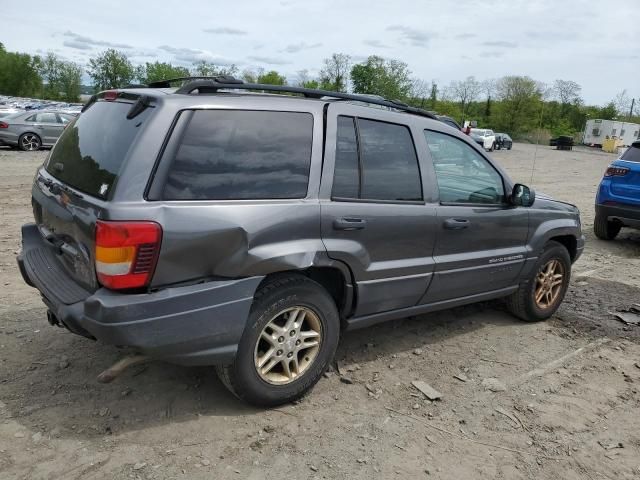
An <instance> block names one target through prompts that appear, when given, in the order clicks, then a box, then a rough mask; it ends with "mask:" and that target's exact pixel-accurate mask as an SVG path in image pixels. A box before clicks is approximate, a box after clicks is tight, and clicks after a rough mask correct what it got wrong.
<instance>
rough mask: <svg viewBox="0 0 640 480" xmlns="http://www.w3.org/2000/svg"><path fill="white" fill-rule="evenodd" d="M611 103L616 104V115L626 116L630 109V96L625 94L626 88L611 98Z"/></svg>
mask: <svg viewBox="0 0 640 480" xmlns="http://www.w3.org/2000/svg"><path fill="white" fill-rule="evenodd" d="M613 104H614V105H615V106H616V111H617V113H618V116H620V117H622V116H625V117H626V116H627V115H629V111H630V110H631V98H629V95H627V90H626V89H624V90H622V91H621V92H620V93H618V94H617V95H616V97H615V98H614V99H613Z"/></svg>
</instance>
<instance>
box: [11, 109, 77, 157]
mask: <svg viewBox="0 0 640 480" xmlns="http://www.w3.org/2000/svg"><path fill="white" fill-rule="evenodd" d="M74 118H75V117H74V116H73V115H69V114H66V113H60V112H54V111H47V110H42V111H36V112H34V111H26V112H20V113H14V114H11V115H8V116H6V117H4V118H2V120H0V145H2V144H4V145H9V146H13V147H18V148H19V149H20V150H39V149H40V148H41V147H51V146H53V144H54V143H56V140H58V137H59V136H60V134H62V131H63V130H64V128H65V127H66V125H67V124H68V123H69V122H71V121H72V120H73V119H74Z"/></svg>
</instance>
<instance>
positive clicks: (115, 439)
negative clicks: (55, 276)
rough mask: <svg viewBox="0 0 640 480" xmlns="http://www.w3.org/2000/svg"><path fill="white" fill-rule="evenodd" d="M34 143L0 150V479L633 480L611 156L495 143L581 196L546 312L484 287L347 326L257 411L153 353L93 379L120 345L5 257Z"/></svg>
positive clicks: (547, 183)
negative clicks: (302, 392) (518, 316)
mask: <svg viewBox="0 0 640 480" xmlns="http://www.w3.org/2000/svg"><path fill="white" fill-rule="evenodd" d="M45 155H46V152H35V153H23V152H14V151H9V150H6V149H2V148H0V172H1V173H0V204H1V205H2V215H1V217H0V222H1V223H0V279H1V281H2V285H3V287H4V288H3V289H2V293H1V296H0V478H2V479H9V478H11V479H13V478H20V479H29V480H31V479H57V478H59V479H80V478H82V479H98V478H109V479H129V478H140V479H168V478H189V479H205V478H207V479H209V478H243V479H244V478H249V479H261V478H273V477H275V476H277V477H279V478H317V479H321V478H326V479H370V478H384V479H393V478H402V479H406V478H438V479H461V478H465V479H466V478H473V479H540V478H545V479H546V478H548V479H558V478H562V479H602V478H604V479H614V478H615V479H621V478H622V479H624V478H640V415H638V411H639V410H638V409H639V407H640V394H639V385H640V363H638V362H639V361H640V333H639V332H640V327H626V326H624V325H623V324H621V323H619V322H618V321H616V320H615V319H614V318H613V317H612V315H610V314H609V313H608V312H610V311H613V310H614V309H616V308H621V307H625V306H629V305H630V304H631V303H633V302H638V301H640V268H639V267H640V255H639V253H640V233H639V232H633V231H623V233H622V234H621V235H620V237H619V239H618V240H616V241H615V242H602V241H599V240H597V239H595V238H594V236H593V234H592V233H591V229H592V223H593V199H594V196H595V191H596V186H597V184H598V181H599V179H600V176H601V174H602V172H603V170H604V168H605V167H606V165H607V164H608V162H609V161H611V160H612V159H613V157H612V156H611V155H607V154H602V153H599V152H595V151H589V150H586V149H584V150H583V149H576V150H574V151H573V152H558V151H555V150H551V149H550V148H549V147H539V148H537V149H536V148H535V147H534V146H531V145H522V144H515V145H514V148H513V150H511V151H498V152H495V153H493V154H492V155H494V157H496V158H497V159H499V161H500V162H501V163H502V164H503V165H504V166H505V167H506V168H507V170H508V171H509V172H510V173H511V175H512V176H513V177H514V178H515V179H516V180H518V181H521V182H524V183H527V184H530V185H532V186H534V187H535V188H536V189H539V190H540V191H544V192H545V193H548V194H551V195H554V196H556V197H558V198H560V199H563V200H567V201H570V202H573V203H575V204H577V205H578V206H579V208H580V210H581V211H582V215H583V217H582V218H583V224H584V229H585V232H586V234H587V247H586V251H585V254H584V255H583V257H582V258H581V259H580V260H579V261H578V263H577V264H576V265H575V266H574V275H573V280H572V285H571V288H570V290H569V293H568V296H567V298H566V300H565V303H564V304H563V306H562V308H561V309H560V310H559V312H558V314H557V315H556V316H555V317H554V318H553V319H551V320H550V321H548V322H546V323H535V324H527V323H523V322H519V321H517V320H515V319H514V318H513V317H511V316H510V315H508V314H507V313H506V312H505V311H504V309H503V308H502V306H501V304H500V303H498V302H494V303H489V304H481V305H473V306H469V307H464V308H458V309H455V310H451V311H445V312H441V313H437V314H431V315H424V316H420V317H413V318H407V319H404V320H400V321H395V322H390V323H387V324H383V325H379V326H376V327H374V328H371V329H369V330H365V331H358V332H352V333H348V334H345V335H344V337H343V339H342V342H341V346H340V348H339V351H338V356H337V358H338V365H339V370H340V373H341V374H342V375H339V374H338V372H336V371H333V372H329V373H328V374H327V375H326V378H323V379H322V380H321V381H320V383H319V384H318V385H317V387H316V388H315V389H314V390H313V392H312V393H311V394H310V395H308V396H307V397H306V398H304V399H303V400H302V401H301V402H299V403H297V404H294V405H288V406H284V407H281V408H278V409H272V410H266V411H263V410H257V409H254V408H251V407H248V406H246V405H244V404H241V403H239V402H238V401H236V400H235V399H234V398H233V397H232V396H231V395H230V394H229V393H227V391H226V390H225V389H224V388H223V387H222V386H221V384H220V383H219V382H218V380H217V378H216V377H215V375H214V374H213V372H212V370H211V369H208V368H182V367H177V366H172V365H166V364H161V363H150V364H148V365H145V366H139V367H134V368H132V369H130V370H129V371H127V372H125V374H124V375H123V376H122V377H121V378H119V379H118V380H116V381H115V382H114V383H112V384H108V385H102V384H98V383H97V382H96V380H95V378H96V375H97V374H98V373H99V372H100V371H102V370H103V369H105V368H106V367H108V366H110V365H111V364H112V363H113V362H114V361H115V360H116V359H118V358H119V352H118V351H117V349H115V348H113V347H110V346H105V345H100V344H96V343H93V342H91V341H89V340H86V339H83V338H79V337H76V336H74V335H72V334H70V333H68V332H66V331H64V330H62V329H58V328H54V327H50V326H49V325H48V324H47V322H46V318H45V308H44V306H43V304H42V303H41V301H40V299H39V298H38V295H37V293H36V291H35V290H33V289H31V288H29V287H27V286H26V285H24V284H23V282H22V281H21V279H20V276H19V273H18V270H17V268H16V265H15V255H16V253H17V252H18V250H19V229H20V225H21V224H22V223H24V222H26V221H30V220H31V213H30V200H29V190H30V183H31V180H32V177H33V174H34V171H35V169H36V167H37V166H38V165H39V164H40V163H41V162H42V160H43V159H44V157H45ZM534 158H535V159H536V160H535V169H533V176H532V164H533V159H534ZM460 374H463V376H462V377H459V378H462V379H463V380H464V381H462V380H460V379H458V378H454V376H460ZM345 378H346V379H348V382H349V383H345V382H346V380H345ZM415 380H423V381H425V382H427V383H428V384H430V385H431V386H432V387H434V388H436V389H437V390H439V391H440V392H441V393H442V394H443V397H442V398H441V399H440V400H437V401H434V402H431V401H429V400H427V399H425V398H424V397H423V396H422V394H420V393H419V392H418V391H417V390H416V389H415V388H414V387H412V385H411V382H412V381H415ZM492 390H495V391H492Z"/></svg>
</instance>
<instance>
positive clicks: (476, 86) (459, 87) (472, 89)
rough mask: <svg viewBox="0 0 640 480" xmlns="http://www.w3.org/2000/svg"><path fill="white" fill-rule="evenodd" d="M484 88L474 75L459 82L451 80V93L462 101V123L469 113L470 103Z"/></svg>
mask: <svg viewBox="0 0 640 480" xmlns="http://www.w3.org/2000/svg"><path fill="white" fill-rule="evenodd" d="M482 88H483V87H482V84H481V83H480V82H479V81H477V80H476V78H475V77H474V76H469V77H467V78H466V79H464V80H461V81H459V82H451V84H450V85H449V94H450V95H451V97H452V98H453V99H455V100H457V101H458V102H459V103H460V110H461V112H462V115H461V117H459V118H460V122H461V123H462V122H464V120H465V116H466V114H467V113H468V112H467V109H468V107H469V104H470V103H471V102H473V101H475V100H476V99H477V98H478V96H479V95H480V92H482Z"/></svg>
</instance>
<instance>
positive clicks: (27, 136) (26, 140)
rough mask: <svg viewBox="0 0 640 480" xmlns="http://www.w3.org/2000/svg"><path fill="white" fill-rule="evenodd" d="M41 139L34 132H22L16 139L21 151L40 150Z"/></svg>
mask: <svg viewBox="0 0 640 480" xmlns="http://www.w3.org/2000/svg"><path fill="white" fill-rule="evenodd" d="M41 146H42V140H40V137H39V136H38V135H36V134H35V133H23V134H22V135H20V138H19V139H18V148H19V149H20V150H22V151H23V152H34V151H36V150H40V147H41Z"/></svg>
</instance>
